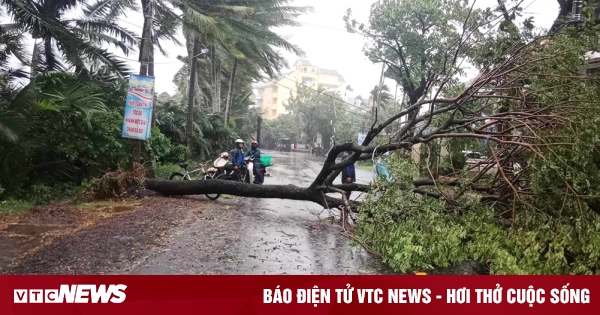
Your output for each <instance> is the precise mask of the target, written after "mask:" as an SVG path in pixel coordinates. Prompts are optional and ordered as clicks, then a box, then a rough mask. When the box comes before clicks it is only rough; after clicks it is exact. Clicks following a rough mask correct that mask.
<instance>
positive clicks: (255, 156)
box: [245, 140, 264, 184]
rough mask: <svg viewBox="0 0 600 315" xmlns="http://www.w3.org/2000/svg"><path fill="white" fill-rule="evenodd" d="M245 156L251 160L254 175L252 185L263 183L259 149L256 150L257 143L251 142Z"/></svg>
mask: <svg viewBox="0 0 600 315" xmlns="http://www.w3.org/2000/svg"><path fill="white" fill-rule="evenodd" d="M245 156H249V157H251V158H252V162H253V163H254V166H253V168H254V169H253V170H252V171H253V173H254V183H253V184H262V183H263V182H264V178H263V176H262V174H261V172H260V149H259V148H258V141H256V140H254V141H252V144H251V147H250V150H249V151H248V152H246V155H245Z"/></svg>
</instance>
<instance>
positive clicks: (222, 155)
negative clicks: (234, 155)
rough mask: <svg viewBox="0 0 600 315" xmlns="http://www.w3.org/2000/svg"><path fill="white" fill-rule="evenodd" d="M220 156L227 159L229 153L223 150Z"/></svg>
mask: <svg viewBox="0 0 600 315" xmlns="http://www.w3.org/2000/svg"><path fill="white" fill-rule="evenodd" d="M221 157H222V158H224V159H228V158H229V153H227V152H223V153H221Z"/></svg>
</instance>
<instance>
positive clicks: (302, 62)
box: [297, 59, 313, 67]
mask: <svg viewBox="0 0 600 315" xmlns="http://www.w3.org/2000/svg"><path fill="white" fill-rule="evenodd" d="M297 62H299V63H300V65H303V66H310V67H312V66H313V65H312V63H310V61H308V60H306V59H298V61H297Z"/></svg>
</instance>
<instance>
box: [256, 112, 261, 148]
mask: <svg viewBox="0 0 600 315" xmlns="http://www.w3.org/2000/svg"><path fill="white" fill-rule="evenodd" d="M261 128H262V117H261V116H260V115H259V116H258V118H257V127H256V142H258V145H259V146H260V132H261Z"/></svg>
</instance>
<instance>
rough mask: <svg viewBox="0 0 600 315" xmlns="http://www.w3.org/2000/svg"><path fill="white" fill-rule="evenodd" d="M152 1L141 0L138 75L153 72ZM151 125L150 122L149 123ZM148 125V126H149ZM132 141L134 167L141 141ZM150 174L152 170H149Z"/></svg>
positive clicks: (138, 157) (140, 151) (139, 160)
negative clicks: (141, 17) (142, 20)
mask: <svg viewBox="0 0 600 315" xmlns="http://www.w3.org/2000/svg"><path fill="white" fill-rule="evenodd" d="M152 11H153V9H152V1H151V0H142V12H143V13H144V25H143V28H142V40H141V42H140V55H139V59H138V60H139V61H140V72H139V74H140V75H149V74H148V70H149V69H152V71H153V72H154V65H153V64H152V63H153V60H154V57H153V53H152V48H153V47H154V46H153V44H152V13H153V12H152ZM150 125H151V123H150ZM149 127H150V126H149ZM132 141H133V152H132V153H133V167H134V169H135V167H136V164H139V163H140V162H141V155H142V148H143V141H141V140H132ZM150 173H151V174H150V175H152V173H153V172H150Z"/></svg>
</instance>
